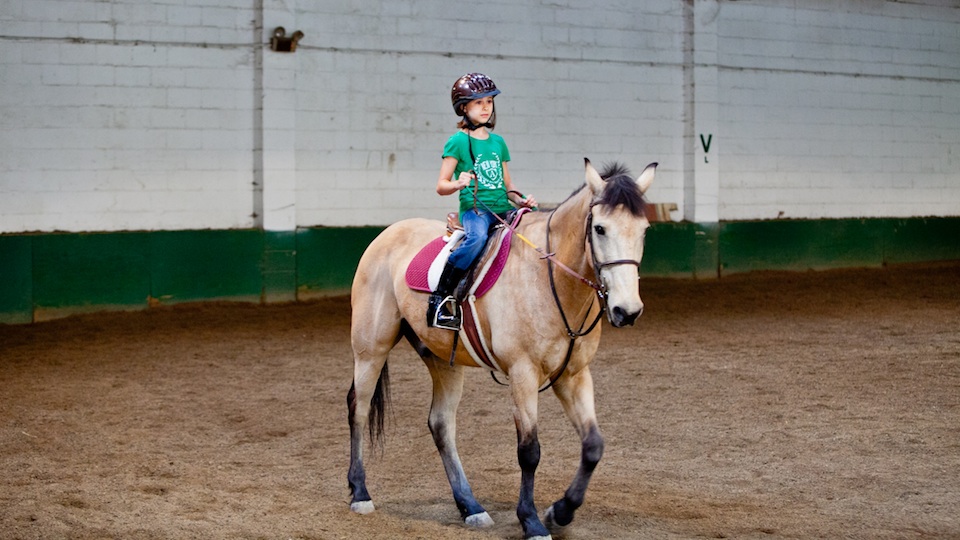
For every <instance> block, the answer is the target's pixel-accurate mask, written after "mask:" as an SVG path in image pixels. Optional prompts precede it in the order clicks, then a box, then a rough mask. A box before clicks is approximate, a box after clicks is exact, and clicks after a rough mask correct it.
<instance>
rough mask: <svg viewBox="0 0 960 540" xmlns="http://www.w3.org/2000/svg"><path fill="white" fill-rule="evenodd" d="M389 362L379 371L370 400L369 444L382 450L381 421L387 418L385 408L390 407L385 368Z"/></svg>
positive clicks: (388, 386)
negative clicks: (375, 387) (375, 386)
mask: <svg viewBox="0 0 960 540" xmlns="http://www.w3.org/2000/svg"><path fill="white" fill-rule="evenodd" d="M388 365H389V362H384V363H383V369H381V370H380V378H379V379H377V389H376V390H374V391H373V398H371V400H370V416H369V417H368V420H369V428H370V442H371V444H373V445H374V446H377V447H379V448H380V449H381V450H383V434H384V430H383V420H384V418H386V416H387V407H388V406H389V405H390V370H389V369H388V368H387V366H388Z"/></svg>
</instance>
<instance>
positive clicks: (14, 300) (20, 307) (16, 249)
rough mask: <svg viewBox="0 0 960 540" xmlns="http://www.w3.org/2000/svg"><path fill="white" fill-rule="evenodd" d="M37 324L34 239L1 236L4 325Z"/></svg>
mask: <svg viewBox="0 0 960 540" xmlns="http://www.w3.org/2000/svg"><path fill="white" fill-rule="evenodd" d="M32 321H33V237H32V236H25V235H24V236H0V324H21V323H28V322H32Z"/></svg>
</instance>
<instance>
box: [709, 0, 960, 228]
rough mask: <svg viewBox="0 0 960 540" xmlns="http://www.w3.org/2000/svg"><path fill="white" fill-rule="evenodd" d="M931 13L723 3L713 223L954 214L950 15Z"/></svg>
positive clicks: (957, 63)
mask: <svg viewBox="0 0 960 540" xmlns="http://www.w3.org/2000/svg"><path fill="white" fill-rule="evenodd" d="M930 4H932V5H928V6H922V5H916V4H905V3H898V2H855V1H840V0H838V1H834V2H817V3H813V2H811V3H797V4H795V3H794V2H736V3H724V4H723V5H722V9H721V16H720V17H719V18H718V21H719V22H718V25H719V33H720V42H721V44H720V59H719V63H720V66H721V67H720V73H721V79H722V81H721V87H722V89H723V90H722V92H723V94H724V95H723V97H722V101H723V104H722V106H721V107H720V111H721V122H720V124H721V128H720V129H721V131H722V133H720V134H718V135H719V137H720V138H721V139H722V140H723V141H724V145H723V148H724V152H723V170H722V173H721V189H722V196H721V200H720V219H722V220H738V219H771V218H776V217H778V216H782V217H787V218H839V217H907V216H927V215H936V216H944V215H951V216H956V215H960V155H958V154H960V152H958V149H960V114H958V113H960V106H958V101H960V6H958V5H957V4H956V3H955V2H939V4H941V6H937V5H935V4H937V2H931V3H930ZM801 6H802V7H801Z"/></svg>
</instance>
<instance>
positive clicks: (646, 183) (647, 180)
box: [637, 162, 658, 193]
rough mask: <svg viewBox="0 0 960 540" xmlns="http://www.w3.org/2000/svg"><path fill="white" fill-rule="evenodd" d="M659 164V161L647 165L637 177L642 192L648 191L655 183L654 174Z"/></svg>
mask: <svg viewBox="0 0 960 540" xmlns="http://www.w3.org/2000/svg"><path fill="white" fill-rule="evenodd" d="M657 165H658V163H657V162H653V163H651V164H649V165H647V168H646V169H644V170H643V172H642V173H640V176H638V177H637V187H639V188H640V193H646V192H647V189H649V188H650V184H652V183H653V176H654V174H655V173H656V172H657Z"/></svg>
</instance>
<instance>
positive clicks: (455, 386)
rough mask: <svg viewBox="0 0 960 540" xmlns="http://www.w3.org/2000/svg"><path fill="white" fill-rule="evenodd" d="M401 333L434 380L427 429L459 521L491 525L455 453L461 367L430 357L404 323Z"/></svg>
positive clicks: (425, 348)
mask: <svg viewBox="0 0 960 540" xmlns="http://www.w3.org/2000/svg"><path fill="white" fill-rule="evenodd" d="M400 330H401V333H402V334H403V336H404V337H405V338H407V341H409V342H410V345H412V346H413V348H414V350H416V351H417V354H419V355H420V357H421V358H422V359H423V362H424V363H425V364H426V365H427V369H428V370H429V371H430V376H431V378H432V379H433V401H432V402H431V404H430V416H429V417H428V419H427V426H428V427H429V428H430V433H431V434H432V435H433V442H434V443H435V444H436V445H437V450H438V451H439V452H440V459H441V461H443V469H444V471H445V472H446V473H447V480H448V481H449V482H450V489H451V490H452V491H453V500H454V501H455V502H456V503H457V509H458V510H460V517H461V518H463V520H464V522H465V523H466V524H467V525H469V526H471V527H487V526H489V525H493V520H492V519H490V515H489V514H488V513H487V511H486V510H484V508H483V506H481V505H480V503H478V502H477V500H476V498H474V496H473V490H472V489H471V488H470V482H468V481H467V476H466V474H465V473H464V471H463V465H462V463H461V462H460V455H459V454H458V452H457V440H456V437H457V408H458V407H459V405H460V399H461V397H462V396H463V366H450V365H449V364H448V363H447V362H445V361H443V360H441V359H440V358H439V357H438V356H437V355H435V354H433V352H431V351H430V349H428V348H427V347H426V345H425V344H424V343H423V341H421V340H420V338H419V337H418V336H417V335H416V333H414V332H413V329H412V328H410V325H409V324H407V322H406V321H403V322H402V323H401V326H400Z"/></svg>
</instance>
